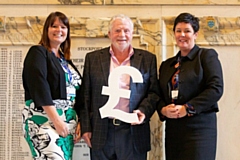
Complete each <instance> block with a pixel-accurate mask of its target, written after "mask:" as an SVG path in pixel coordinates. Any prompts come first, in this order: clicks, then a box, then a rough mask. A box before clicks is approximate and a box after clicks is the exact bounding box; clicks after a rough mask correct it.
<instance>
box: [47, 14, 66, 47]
mask: <svg viewBox="0 0 240 160" xmlns="http://www.w3.org/2000/svg"><path fill="white" fill-rule="evenodd" d="M67 33H68V28H67V26H65V25H64V24H63V23H62V21H60V20H59V18H58V17H57V18H56V20H55V21H54V23H53V24H52V26H49V27H48V38H49V42H50V46H51V47H56V46H60V44H61V43H62V42H64V41H65V40H66V38H67Z"/></svg>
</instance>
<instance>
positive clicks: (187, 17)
mask: <svg viewBox="0 0 240 160" xmlns="http://www.w3.org/2000/svg"><path fill="white" fill-rule="evenodd" d="M182 22H184V23H190V24H191V26H192V28H193V30H194V33H196V32H198V30H199V28H200V26H199V18H197V17H195V16H194V15H192V14H190V13H181V14H179V15H178V16H177V17H176V19H175V21H174V25H173V31H174V32H175V28H176V25H177V24H178V23H182Z"/></svg>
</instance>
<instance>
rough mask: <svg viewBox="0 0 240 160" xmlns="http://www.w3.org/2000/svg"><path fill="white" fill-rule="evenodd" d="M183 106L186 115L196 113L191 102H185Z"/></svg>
mask: <svg viewBox="0 0 240 160" xmlns="http://www.w3.org/2000/svg"><path fill="white" fill-rule="evenodd" d="M183 106H184V107H185V109H186V111H187V114H188V116H193V115H194V114H196V113H197V111H196V110H195V109H194V107H193V106H192V105H191V104H189V103H186V104H184V105H183Z"/></svg>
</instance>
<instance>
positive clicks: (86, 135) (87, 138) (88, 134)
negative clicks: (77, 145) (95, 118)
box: [82, 132, 92, 148]
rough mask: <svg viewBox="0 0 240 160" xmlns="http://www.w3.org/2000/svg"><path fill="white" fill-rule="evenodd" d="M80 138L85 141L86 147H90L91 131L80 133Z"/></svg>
mask: <svg viewBox="0 0 240 160" xmlns="http://www.w3.org/2000/svg"><path fill="white" fill-rule="evenodd" d="M82 138H83V139H84V141H85V142H86V143H87V145H88V147H90V148H92V144H91V138H92V133H91V132H86V133H84V134H83V135H82Z"/></svg>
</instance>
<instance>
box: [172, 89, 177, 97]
mask: <svg viewBox="0 0 240 160" xmlns="http://www.w3.org/2000/svg"><path fill="white" fill-rule="evenodd" d="M171 92H172V99H177V98H178V90H172V91H171Z"/></svg>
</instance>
